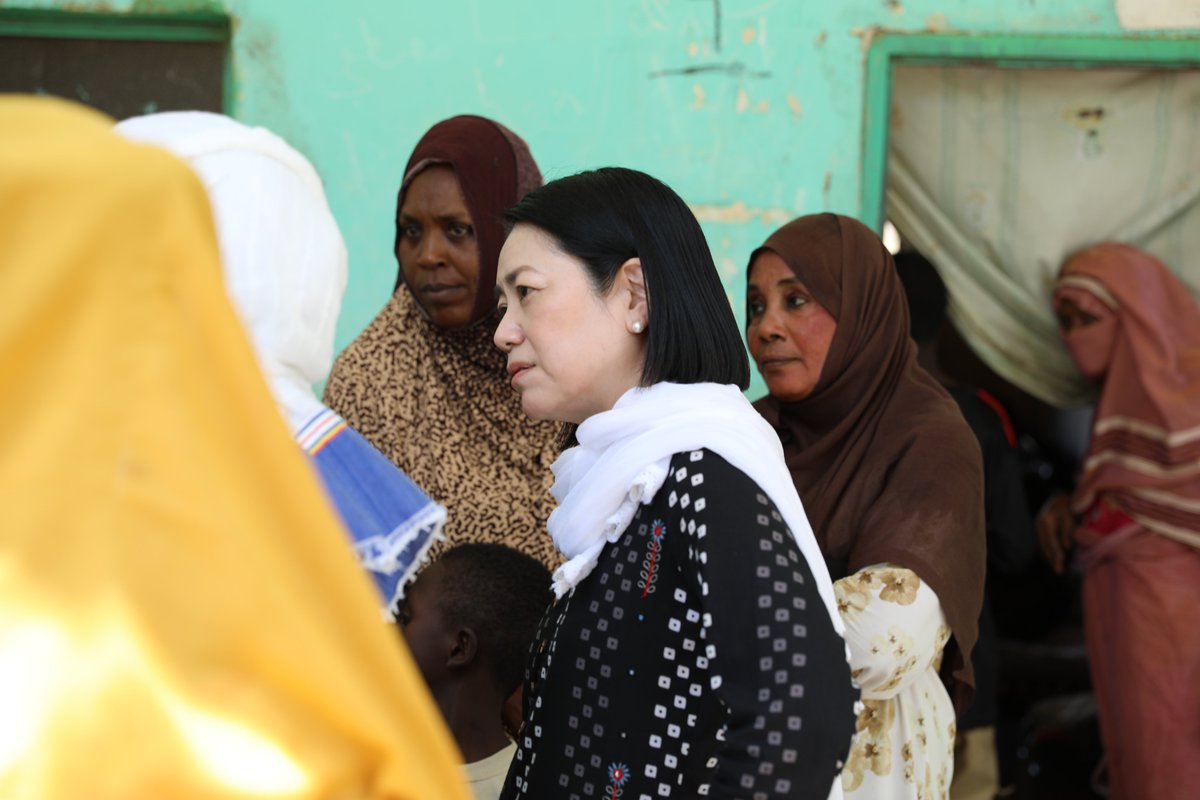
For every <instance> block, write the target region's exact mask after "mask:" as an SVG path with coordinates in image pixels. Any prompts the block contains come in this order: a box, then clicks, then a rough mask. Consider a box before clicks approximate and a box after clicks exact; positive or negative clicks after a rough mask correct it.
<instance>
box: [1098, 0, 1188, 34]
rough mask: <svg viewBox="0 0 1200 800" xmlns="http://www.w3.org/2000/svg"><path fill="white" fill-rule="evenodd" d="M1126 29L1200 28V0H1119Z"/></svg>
mask: <svg viewBox="0 0 1200 800" xmlns="http://www.w3.org/2000/svg"><path fill="white" fill-rule="evenodd" d="M1117 18H1118V19H1119V20H1120V21H1121V26H1122V27H1123V28H1125V29H1126V30H1147V29H1173V28H1200V0H1117Z"/></svg>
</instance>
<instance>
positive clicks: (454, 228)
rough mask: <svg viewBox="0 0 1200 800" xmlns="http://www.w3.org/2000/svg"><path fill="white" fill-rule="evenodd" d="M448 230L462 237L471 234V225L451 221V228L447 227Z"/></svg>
mask: <svg viewBox="0 0 1200 800" xmlns="http://www.w3.org/2000/svg"><path fill="white" fill-rule="evenodd" d="M447 231H448V232H449V234H450V235H451V236H453V237H455V238H462V237H464V236H470V235H471V226H470V225H464V224H463V223H461V222H451V223H450V226H449V228H447Z"/></svg>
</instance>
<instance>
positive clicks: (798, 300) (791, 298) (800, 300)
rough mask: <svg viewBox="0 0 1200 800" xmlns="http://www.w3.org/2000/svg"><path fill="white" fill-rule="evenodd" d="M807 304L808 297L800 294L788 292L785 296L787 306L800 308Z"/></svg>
mask: <svg viewBox="0 0 1200 800" xmlns="http://www.w3.org/2000/svg"><path fill="white" fill-rule="evenodd" d="M807 304H808V298H807V297H805V296H804V295H802V294H789V295H788V298H787V306H788V308H800V307H801V306H804V305H807Z"/></svg>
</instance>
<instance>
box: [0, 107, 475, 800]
mask: <svg viewBox="0 0 1200 800" xmlns="http://www.w3.org/2000/svg"><path fill="white" fill-rule="evenodd" d="M111 126H112V121H111V120H108V119H107V118H105V117H103V116H101V115H99V114H96V113H94V112H91V111H88V110H85V109H83V108H81V107H79V106H75V105H73V104H68V103H64V102H62V101H58V100H50V99H45V98H41V99H33V98H11V97H10V98H5V99H0V175H3V176H4V179H3V181H0V263H2V264H3V265H4V266H3V269H0V386H3V387H4V390H3V391H2V392H0V411H2V413H0V419H2V420H3V423H2V424H3V428H2V431H0V433H2V436H3V440H4V447H3V449H0V504H2V505H3V508H4V510H5V519H4V523H3V526H0V709H3V713H2V714H0V797H4V798H6V800H7V799H10V798H15V799H17V800H21V799H23V798H31V799H32V798H37V800H57V799H58V798H62V799H63V800H77V798H88V800H109V799H111V800H134V799H136V800H141V798H172V800H191V798H214V797H220V798H273V799H280V798H337V799H338V800H343V799H347V798H396V799H397V800H407V799H409V798H411V799H412V800H417V799H418V798H420V799H421V800H424V798H434V797H436V798H456V799H457V800H465V798H466V797H467V794H466V790H465V787H464V786H463V784H462V782H461V779H460V778H459V776H458V773H457V764H458V761H459V759H458V756H457V753H456V752H455V748H454V745H453V742H452V740H451V739H450V736H449V734H448V732H447V731H446V729H445V727H444V726H443V724H442V722H441V720H440V718H439V715H438V712H437V709H436V708H435V707H434V705H433V703H432V701H431V699H430V698H429V696H428V694H427V692H426V690H425V688H424V684H423V681H422V679H421V677H420V675H419V674H418V672H417V670H416V668H415V666H414V665H413V663H412V660H411V658H410V657H409V655H408V654H407V651H406V650H405V649H404V648H403V646H402V645H401V643H400V638H399V636H398V635H397V634H396V633H395V631H393V630H391V629H390V628H388V627H386V626H384V625H382V624H381V623H380V622H379V613H378V609H377V599H376V597H375V595H374V593H373V590H372V588H371V586H370V584H369V583H368V580H367V578H366V577H365V576H364V575H363V574H362V572H361V570H360V569H359V568H358V565H357V564H356V563H355V561H354V557H353V555H352V553H351V552H350V550H349V549H348V548H347V547H346V546H345V534H344V533H343V532H342V531H341V529H340V527H339V525H338V523H337V522H336V521H335V519H334V516H333V512H332V511H331V509H330V508H329V507H328V505H327V504H326V503H325V502H324V500H323V495H322V493H321V491H320V490H319V489H318V488H317V487H316V485H315V484H314V481H315V477H314V475H313V473H312V470H311V469H310V467H309V465H308V464H307V463H306V462H305V459H304V456H303V455H302V453H301V452H300V450H299V449H298V448H297V447H296V444H295V442H294V441H293V440H292V438H291V437H290V436H289V435H288V431H287V429H286V427H285V426H284V424H283V423H282V421H281V420H280V416H279V414H278V412H277V410H276V407H275V405H274V403H273V402H272V399H271V396H270V393H269V392H268V390H267V387H266V385H265V384H264V382H263V379H262V378H261V377H260V374H259V371H258V369H257V366H256V364H255V360H254V355H253V353H252V351H251V349H250V345H249V344H248V343H247V341H246V339H245V335H244V334H243V332H242V328H241V325H239V324H238V320H237V319H236V317H235V316H234V313H233V310H232V309H231V308H230V305H229V301H228V300H227V298H226V293H225V287H224V285H223V283H222V280H221V272H220V268H219V265H218V254H217V244H216V240H215V236H214V230H213V225H212V221H211V217H210V214H209V211H208V205H207V200H206V197H205V192H204V189H203V187H202V186H201V185H200V182H199V181H198V180H197V179H196V178H195V176H194V175H193V174H192V173H191V172H189V171H188V169H187V168H186V167H184V166H183V165H182V164H181V163H180V162H178V161H176V160H175V159H174V158H172V157H171V156H169V155H167V154H166V153H164V152H162V151H161V150H157V149H153V148H148V147H143V146H139V145H134V144H131V143H129V142H128V141H126V140H124V139H122V138H121V137H119V136H118V135H117V134H115V133H114V132H113V131H112V127H111Z"/></svg>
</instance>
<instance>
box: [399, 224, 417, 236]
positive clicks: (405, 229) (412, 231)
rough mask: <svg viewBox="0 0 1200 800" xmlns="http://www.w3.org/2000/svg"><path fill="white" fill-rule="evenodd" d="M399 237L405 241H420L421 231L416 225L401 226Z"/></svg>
mask: <svg viewBox="0 0 1200 800" xmlns="http://www.w3.org/2000/svg"><path fill="white" fill-rule="evenodd" d="M400 235H401V236H403V237H404V238H405V239H420V238H421V229H420V228H419V227H417V226H416V225H402V226H401V227H400Z"/></svg>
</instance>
